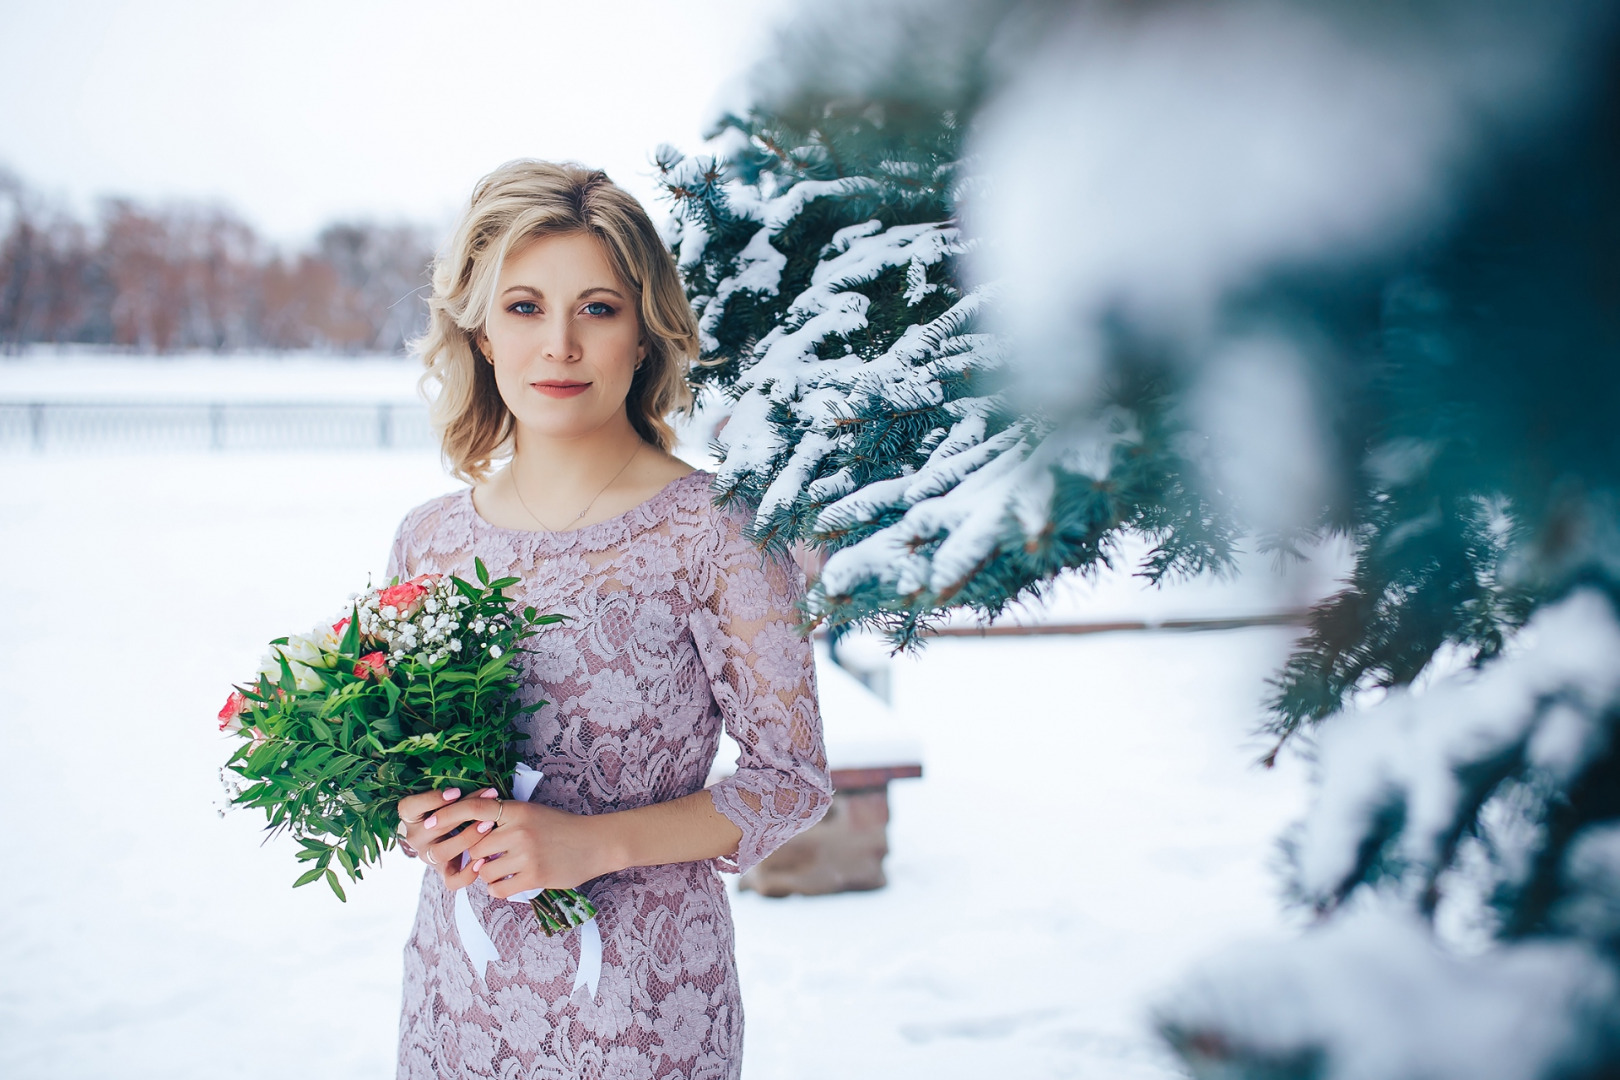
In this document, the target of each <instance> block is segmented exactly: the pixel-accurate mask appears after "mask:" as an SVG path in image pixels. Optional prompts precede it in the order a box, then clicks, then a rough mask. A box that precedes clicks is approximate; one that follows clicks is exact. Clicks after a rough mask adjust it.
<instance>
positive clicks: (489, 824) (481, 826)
mask: <svg viewBox="0 0 1620 1080" xmlns="http://www.w3.org/2000/svg"><path fill="white" fill-rule="evenodd" d="M494 827H495V823H494V822H493V821H480V822H479V823H478V831H479V832H489V830H491V829H493V828H494Z"/></svg>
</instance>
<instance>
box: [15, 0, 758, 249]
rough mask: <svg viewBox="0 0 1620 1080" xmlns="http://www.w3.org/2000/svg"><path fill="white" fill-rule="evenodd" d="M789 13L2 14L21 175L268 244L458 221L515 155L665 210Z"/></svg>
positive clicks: (71, 1)
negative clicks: (681, 169) (620, 189)
mask: <svg viewBox="0 0 1620 1080" xmlns="http://www.w3.org/2000/svg"><path fill="white" fill-rule="evenodd" d="M782 6H783V2H782V0H681V2H679V3H673V2H666V3H657V2H649V0H612V2H601V0H574V2H572V3H558V2H555V0H470V2H463V0H437V2H432V3H428V2H422V0H387V2H382V0H273V2H265V0H142V2H138V3H137V2H128V3H104V2H103V3H86V2H83V0H0V167H3V168H9V169H10V170H12V171H13V172H15V173H17V174H19V175H20V176H21V177H22V178H23V180H24V181H25V182H27V183H29V184H30V185H32V186H33V187H35V188H38V189H42V190H43V191H45V192H46V193H47V194H51V195H58V196H61V197H64V198H67V199H69V200H71V201H73V202H74V203H75V204H76V205H78V206H79V207H80V208H81V209H87V208H89V207H90V206H91V205H92V203H91V200H92V199H94V198H95V197H96V196H100V195H109V194H120V195H131V196H135V197H138V198H141V199H148V200H163V199H168V198H175V197H184V198H200V199H207V200H212V201H217V202H222V203H224V204H226V205H228V206H230V207H232V208H233V209H235V210H236V211H237V212H238V213H240V214H242V215H243V216H244V217H246V218H247V219H248V220H249V221H250V222H252V223H253V224H254V225H255V226H257V227H258V228H259V229H260V230H261V231H262V232H264V233H265V234H266V235H268V236H269V237H271V238H273V239H276V240H279V241H283V242H290V243H299V242H302V241H303V240H306V239H307V238H308V237H309V236H310V235H311V234H313V232H314V231H315V230H316V229H317V228H318V227H319V226H320V225H321V224H323V223H324V222H326V221H328V220H331V219H333V218H337V217H357V216H358V217H366V218H372V219H381V220H394V219H398V218H410V219H415V220H421V221H425V222H432V223H435V224H443V223H446V222H448V221H449V220H450V218H451V217H452V216H453V215H454V213H455V212H456V210H457V209H458V207H459V206H460V205H461V203H462V202H463V201H464V200H465V199H466V197H467V194H468V193H469V191H470V190H471V187H472V184H473V182H474V181H475V180H476V179H477V178H478V177H479V176H480V175H482V174H483V173H485V172H486V171H488V170H489V169H491V168H493V167H494V166H496V165H498V164H500V163H501V162H503V161H506V160H509V159H511V158H514V157H545V158H554V159H572V160H577V161H581V162H585V163H587V164H591V165H596V166H599V167H601V168H605V169H606V170H607V171H608V173H609V174H610V175H611V176H612V177H613V178H614V179H615V180H616V181H618V182H619V183H620V184H622V185H623V186H625V187H626V188H628V189H629V190H630V191H632V192H633V193H634V194H636V195H637V196H638V197H641V198H642V199H643V201H644V202H649V207H648V208H649V209H650V210H652V211H653V212H654V215H655V217H659V218H661V217H662V216H663V211H662V208H661V206H660V205H653V204H651V202H650V200H651V199H652V197H653V195H654V192H655V186H654V184H653V181H652V179H651V176H652V172H653V169H652V166H651V164H650V160H649V159H650V156H651V154H652V152H653V149H654V148H655V147H656V146H657V145H658V144H659V143H660V142H671V143H674V144H675V145H677V146H680V147H681V148H683V149H686V150H691V149H694V148H695V147H696V146H697V145H698V143H699V140H700V137H701V133H702V129H703V126H704V123H705V122H706V120H707V119H708V118H709V117H710V116H711V115H712V114H713V110H714V109H715V107H716V106H717V104H719V103H722V102H728V101H736V100H738V98H739V95H740V94H741V80H740V76H741V74H742V73H743V72H745V71H746V69H747V68H748V66H749V64H750V62H751V61H752V60H753V58H754V57H755V56H757V55H758V53H759V51H760V48H761V46H762V44H763V42H764V41H765V40H766V37H767V34H768V32H769V29H770V21H771V20H772V19H774V18H775V13H776V12H777V11H779V10H780V9H781V7H782Z"/></svg>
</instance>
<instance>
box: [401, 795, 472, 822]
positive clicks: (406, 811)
mask: <svg viewBox="0 0 1620 1080" xmlns="http://www.w3.org/2000/svg"><path fill="white" fill-rule="evenodd" d="M459 798H461V789H460V788H443V789H441V790H438V791H418V792H417V793H416V794H415V795H407V796H405V797H404V798H403V799H401V800H399V805H398V806H397V807H396V808H395V809H396V810H397V811H398V813H399V819H400V820H401V821H403V822H405V823H406V824H409V823H411V822H413V821H421V820H422V819H423V818H424V817H426V816H428V815H429V814H432V813H433V811H435V810H437V809H439V808H440V807H442V806H443V805H444V804H445V803H447V802H455V801H456V800H457V799H459Z"/></svg>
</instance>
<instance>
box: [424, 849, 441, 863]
mask: <svg viewBox="0 0 1620 1080" xmlns="http://www.w3.org/2000/svg"><path fill="white" fill-rule="evenodd" d="M422 859H423V861H425V862H429V863H432V864H433V865H434V866H438V865H439V860H438V859H435V858H434V857H433V849H432V848H428V849H426V850H424V851H423V852H422Z"/></svg>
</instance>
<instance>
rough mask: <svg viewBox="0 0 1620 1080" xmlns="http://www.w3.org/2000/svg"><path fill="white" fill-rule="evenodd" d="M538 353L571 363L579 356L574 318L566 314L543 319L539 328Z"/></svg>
mask: <svg viewBox="0 0 1620 1080" xmlns="http://www.w3.org/2000/svg"><path fill="white" fill-rule="evenodd" d="M540 335H541V336H540V355H541V356H542V357H543V358H545V359H547V360H552V361H556V362H558V363H564V364H568V363H572V362H574V361H575V360H578V359H579V358H580V348H579V335H578V334H577V333H575V330H574V320H573V319H571V318H569V317H568V316H566V315H559V316H558V317H556V318H551V319H547V320H545V324H544V325H543V326H542V327H541V330H540Z"/></svg>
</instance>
